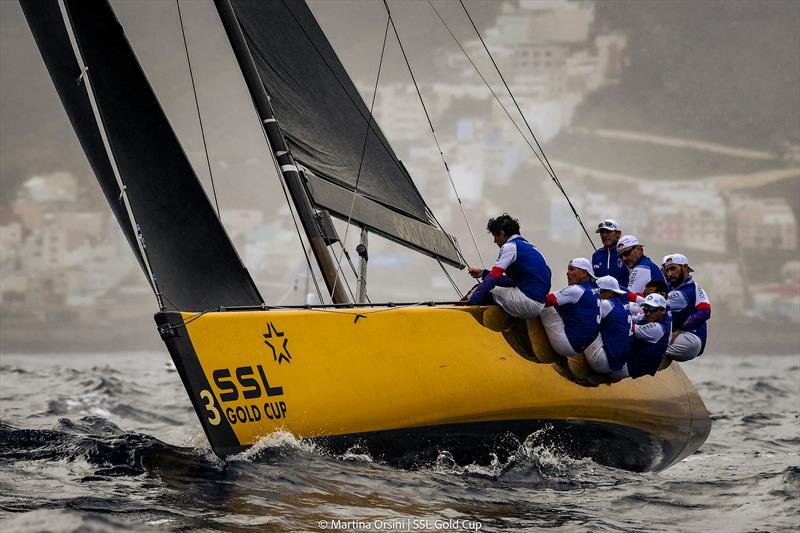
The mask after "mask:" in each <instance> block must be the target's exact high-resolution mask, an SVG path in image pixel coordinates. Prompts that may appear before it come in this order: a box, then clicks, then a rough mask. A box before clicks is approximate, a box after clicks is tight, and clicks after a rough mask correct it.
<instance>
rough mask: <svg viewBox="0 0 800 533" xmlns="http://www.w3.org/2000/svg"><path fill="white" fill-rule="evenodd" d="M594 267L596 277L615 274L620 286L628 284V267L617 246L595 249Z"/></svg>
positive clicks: (593, 255) (593, 256)
mask: <svg viewBox="0 0 800 533" xmlns="http://www.w3.org/2000/svg"><path fill="white" fill-rule="evenodd" d="M592 268H593V269H594V275H595V276H596V277H598V278H600V277H603V276H613V277H614V278H616V280H617V281H618V282H619V286H620V287H627V286H628V267H626V266H625V264H624V263H623V262H622V259H620V258H619V256H618V255H617V248H616V246H614V247H612V248H606V247H603V248H600V249H598V250H597V251H595V253H593V254H592Z"/></svg>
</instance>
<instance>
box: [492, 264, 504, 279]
mask: <svg viewBox="0 0 800 533" xmlns="http://www.w3.org/2000/svg"><path fill="white" fill-rule="evenodd" d="M505 271H506V269H505V268H503V267H499V266H495V267H492V271H491V272H489V275H490V276H492V277H493V278H494V279H500V278H501V277H502V276H503V272H505Z"/></svg>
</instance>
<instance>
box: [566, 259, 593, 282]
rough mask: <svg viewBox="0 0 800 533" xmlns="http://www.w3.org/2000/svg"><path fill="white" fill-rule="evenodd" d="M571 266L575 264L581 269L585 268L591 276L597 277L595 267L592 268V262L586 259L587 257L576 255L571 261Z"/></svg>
mask: <svg viewBox="0 0 800 533" xmlns="http://www.w3.org/2000/svg"><path fill="white" fill-rule="evenodd" d="M569 266H573V267H575V268H580V269H581V270H585V271H586V273H587V274H589V277H591V278H592V279H597V277H596V276H595V275H594V269H593V268H592V262H591V261H589V260H588V259H586V258H585V257H576V258H575V259H573V260H571V261H570V262H569Z"/></svg>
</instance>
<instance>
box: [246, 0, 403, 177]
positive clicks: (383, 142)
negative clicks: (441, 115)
mask: <svg viewBox="0 0 800 533" xmlns="http://www.w3.org/2000/svg"><path fill="white" fill-rule="evenodd" d="M281 2H282V3H283V5H284V7H285V8H286V9H287V11H289V14H290V15H291V16H292V19H294V21H295V23H296V24H297V27H298V28H300V31H302V32H303V35H305V36H306V39H308V43H309V44H310V45H311V46H312V47H313V48H314V50H315V51H316V52H317V55H318V56H319V57H320V59H322V62H323V63H325V66H326V67H328V70H329V71H330V73H331V75H332V76H333V77H334V79H335V80H336V82H337V83H338V84H339V86H340V87H341V89H342V91H344V94H345V95H347V98H348V99H349V100H350V103H352V104H353V107H355V109H356V111H357V112H358V114H359V115H361V118H364V119H366V118H367V117H365V116H364V114H363V113H362V112H361V108H360V107H359V106H358V102H357V101H356V99H355V98H353V95H352V94H350V91H348V90H347V88H346V87H345V85H344V83H343V82H342V80H340V79H339V76H337V75H336V72H335V71H334V69H333V67H332V66H331V65H330V64H329V63H328V60H327V59H325V56H324V55H323V54H322V51H321V50H320V49H319V47H318V46H317V43H316V42H314V39H312V38H311V36H310V35H309V34H308V32H306V29H305V27H303V25H302V24H300V21H299V20H297V17H296V16H295V14H294V12H293V11H292V9H291V8H290V7H289V6H288V5H287V4H286V0H281ZM242 31H244V28H242ZM245 33H246V32H245ZM256 53H257V54H258V55H259V56H260V57H261V59H262V60H263V61H265V62H266V61H267V60H266V58H265V57H264V54H263V53H262V52H261V51H260V50H258V49H256ZM334 53H335V52H334ZM342 68H344V67H342ZM345 74H346V72H345ZM373 122H374V121H369V120H368V121H367V127H368V128H369V129H370V130H372V132H373V133H374V134H375V138H376V139H378V141H379V142H380V143H381V145H382V146H383V148H384V150H386V152H387V153H389V154H391V155H392V156H394V157H392V160H393V164H394V166H395V167H397V168H398V169H400V173H401V174H403V172H402V167H401V165H399V164H398V162H397V156H396V155H395V154H394V151H393V150H392V147H391V146H389V144H388V141H387V140H386V139H385V138H384V136H383V134H382V132H381V131H380V128H378V129H377V130H376V129H375V128H373V126H372V124H373ZM375 125H376V126H377V125H378V124H377V122H375Z"/></svg>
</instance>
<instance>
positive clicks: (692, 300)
mask: <svg viewBox="0 0 800 533" xmlns="http://www.w3.org/2000/svg"><path fill="white" fill-rule="evenodd" d="M669 309H670V311H672V320H673V328H674V329H675V331H678V332H679V333H678V336H677V337H675V340H674V341H672V344H670V346H669V348H667V355H668V356H669V357H671V358H672V359H674V360H676V361H689V360H690V359H694V358H695V357H697V356H698V355H701V354H702V353H703V351H704V350H705V349H706V338H707V336H708V325H707V322H708V319H709V318H711V301H710V300H709V299H708V294H706V291H704V290H703V289H702V288H701V287H700V285H698V284H697V283H695V281H694V280H693V279H692V277H691V276H689V277H688V278H686V279H685V280H683V283H681V284H680V285H678V286H677V287H675V288H673V289H672V290H670V291H669Z"/></svg>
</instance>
